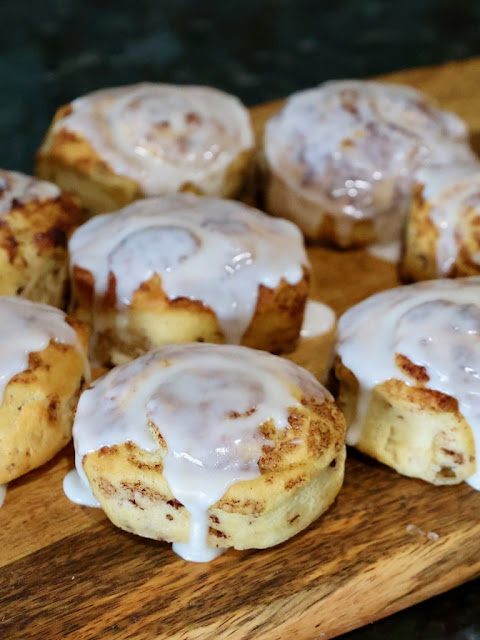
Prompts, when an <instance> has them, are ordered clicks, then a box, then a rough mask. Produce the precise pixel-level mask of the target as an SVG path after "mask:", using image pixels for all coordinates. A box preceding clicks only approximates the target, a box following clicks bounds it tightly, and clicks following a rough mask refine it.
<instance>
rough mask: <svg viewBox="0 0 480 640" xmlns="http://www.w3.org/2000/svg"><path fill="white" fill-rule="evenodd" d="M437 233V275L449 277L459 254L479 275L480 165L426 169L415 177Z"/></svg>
mask: <svg viewBox="0 0 480 640" xmlns="http://www.w3.org/2000/svg"><path fill="white" fill-rule="evenodd" d="M416 181H417V182H418V183H419V185H421V188H422V191H421V198H422V201H423V204H425V205H427V206H428V207H429V214H428V217H429V220H431V222H433V224H434V225H435V230H436V233H437V241H436V262H437V273H438V275H439V277H440V276H447V275H449V273H450V272H451V270H452V267H453V265H454V264H455V261H456V259H457V256H458V253H459V251H462V254H463V256H462V260H463V261H464V262H465V261H468V262H469V263H472V264H473V266H474V267H475V266H476V267H477V269H478V271H479V272H480V236H479V235H478V219H479V216H480V164H479V163H468V164H455V165H446V166H443V167H425V168H423V169H421V170H420V171H419V172H418V174H417V177H416Z"/></svg>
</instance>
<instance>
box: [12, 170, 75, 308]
mask: <svg viewBox="0 0 480 640" xmlns="http://www.w3.org/2000/svg"><path fill="white" fill-rule="evenodd" d="M81 221H82V216H81V212H80V209H79V207H78V206H77V205H76V203H75V202H74V201H73V199H72V198H71V197H70V196H68V195H67V194H65V193H62V192H61V191H60V189H59V188H58V187H57V186H56V185H54V184H51V183H49V182H44V181H43V180H37V179H35V178H31V177H30V176H26V175H24V174H22V173H17V172H15V171H5V170H3V169H0V295H9V296H11V295H18V296H22V297H24V298H28V299H29V300H33V301H36V302H43V303H45V304H51V305H54V306H56V307H62V306H64V304H65V293H66V286H67V283H68V254H67V240H68V237H69V236H70V234H71V233H72V231H73V229H75V228H76V227H77V226H78V225H79V224H80V223H81Z"/></svg>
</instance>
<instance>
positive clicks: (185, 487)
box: [66, 343, 345, 562]
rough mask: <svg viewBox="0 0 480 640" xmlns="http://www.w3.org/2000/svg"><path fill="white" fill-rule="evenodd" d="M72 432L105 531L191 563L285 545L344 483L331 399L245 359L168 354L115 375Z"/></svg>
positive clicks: (282, 366)
mask: <svg viewBox="0 0 480 640" xmlns="http://www.w3.org/2000/svg"><path fill="white" fill-rule="evenodd" d="M73 431H74V442H75V452H76V467H77V471H78V473H79V475H80V478H81V479H82V480H83V483H84V484H85V485H86V486H87V487H88V486H90V487H91V489H92V491H93V494H94V497H95V498H96V500H98V502H99V503H100V505H101V506H102V508H103V509H104V511H105V513H106V514H107V516H108V517H109V518H110V520H111V521H112V522H113V523H114V524H115V525H117V526H118V527H120V528H122V529H125V530H126V531H131V532H133V533H136V534H138V535H141V536H145V537H148V538H153V539H155V540H166V541H168V542H173V543H174V550H175V551H176V552H177V553H179V554H180V555H181V556H183V557H184V558H186V559H189V560H195V561H200V562H203V561H207V560H210V559H212V558H213V557H215V556H216V555H218V553H219V552H220V550H222V549H223V550H224V549H226V548H228V547H234V548H235V549H249V548H265V547H270V546H273V545H275V544H278V543H280V542H283V541H284V540H287V539H288V538H290V537H291V536H293V535H294V534H296V533H298V532H299V531H301V530H302V529H304V528H305V527H307V526H308V525H309V524H310V523H311V522H312V521H313V520H314V519H316V518H317V517H318V516H319V515H320V514H321V513H323V512H324V511H325V510H326V509H327V508H328V507H329V506H330V504H331V503H332V502H333V500H334V499H335V496H336V495H337V493H338V491H339V490H340V487H341V484H342V481H343V473H344V460H345V446H344V437H345V423H344V419H343V416H342V415H341V413H340V411H339V410H338V409H337V407H336V406H335V404H334V403H333V399H332V397H331V396H330V394H329V392H328V391H327V390H326V389H324V388H323V387H322V385H321V384H320V383H319V382H317V380H316V379H315V378H314V377H313V376H312V375H311V374H310V373H308V372H307V371H305V370H304V369H302V368H301V367H298V366H297V365H294V364H293V363H291V362H289V361H287V360H284V359H283V358H279V357H277V356H273V355H271V354H268V353H265V352H262V351H255V350H253V349H248V348H246V347H239V346H231V345H213V344H192V343H190V344H186V345H169V346H165V347H162V348H161V349H158V350H157V351H153V352H150V353H148V354H146V355H144V356H142V357H141V358H138V359H137V360H134V361H133V362H130V363H128V364H126V365H122V366H120V367H116V368H115V369H113V370H112V371H110V372H109V373H107V374H106V375H105V376H104V377H103V378H100V379H99V380H98V381H97V382H96V383H95V384H94V385H93V387H92V388H91V389H89V390H88V391H86V392H85V393H84V394H83V395H82V397H81V399H80V402H79V405H78V410H77V414H76V418H75V425H74V429H73ZM66 486H67V495H69V493H68V483H67V485H66ZM69 497H70V495H69ZM71 497H72V498H73V499H74V500H75V501H77V499H76V496H75V495H73V496H71Z"/></svg>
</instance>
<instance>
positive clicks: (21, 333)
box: [0, 296, 85, 401]
mask: <svg viewBox="0 0 480 640" xmlns="http://www.w3.org/2000/svg"><path fill="white" fill-rule="evenodd" d="M0 326H1V327H2V331H1V332H0V353H1V354H2V358H1V364H0V401H1V400H2V399H3V395H4V391H5V387H6V386H7V384H8V383H9V382H10V380H11V379H12V378H13V377H14V376H15V375H17V374H18V373H21V372H22V371H25V370H26V369H28V359H29V355H30V353H35V352H38V351H43V349H46V348H47V347H48V345H49V343H50V340H53V341H55V342H60V343H63V344H70V345H73V346H75V347H76V348H77V349H78V351H79V353H81V354H82V357H83V358H85V354H84V353H83V349H82V348H81V346H80V344H79V342H78V337H77V334H76V332H75V331H74V330H73V329H72V327H71V326H70V325H69V324H68V323H67V322H66V321H65V314H64V313H63V311H60V309H56V308H55V307H50V306H48V305H44V304H39V303H34V302H30V301H28V300H24V299H22V298H10V297H6V296H4V297H0Z"/></svg>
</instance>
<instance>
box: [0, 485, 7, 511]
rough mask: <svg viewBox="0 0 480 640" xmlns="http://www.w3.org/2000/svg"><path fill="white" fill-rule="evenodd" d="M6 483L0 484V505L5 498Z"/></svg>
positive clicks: (0, 505)
mask: <svg viewBox="0 0 480 640" xmlns="http://www.w3.org/2000/svg"><path fill="white" fill-rule="evenodd" d="M7 488H8V484H0V507H2V506H3V503H4V501H5V498H6V496H7Z"/></svg>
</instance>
